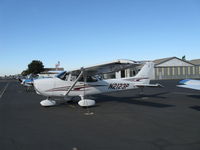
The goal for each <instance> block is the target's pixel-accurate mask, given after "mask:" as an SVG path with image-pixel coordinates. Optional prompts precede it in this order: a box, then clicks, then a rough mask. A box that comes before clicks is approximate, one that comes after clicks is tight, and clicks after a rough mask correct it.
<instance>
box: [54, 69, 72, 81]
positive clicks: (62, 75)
mask: <svg viewBox="0 0 200 150" xmlns="http://www.w3.org/2000/svg"><path fill="white" fill-rule="evenodd" d="M68 75H69V74H68V73H67V72H66V71H63V72H61V73H59V74H58V75H57V76H56V77H57V78H59V79H61V80H67V79H66V78H67V76H68Z"/></svg>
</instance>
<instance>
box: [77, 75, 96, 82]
mask: <svg viewBox="0 0 200 150" xmlns="http://www.w3.org/2000/svg"><path fill="white" fill-rule="evenodd" d="M78 81H80V82H84V78H83V77H81V78H80V79H79V80H78ZM97 81H98V80H97V78H96V77H93V76H87V77H86V82H97Z"/></svg>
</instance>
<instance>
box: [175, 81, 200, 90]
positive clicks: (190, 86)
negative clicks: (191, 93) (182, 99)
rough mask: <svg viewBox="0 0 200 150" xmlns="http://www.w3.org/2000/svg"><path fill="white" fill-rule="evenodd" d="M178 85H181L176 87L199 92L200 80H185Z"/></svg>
mask: <svg viewBox="0 0 200 150" xmlns="http://www.w3.org/2000/svg"><path fill="white" fill-rule="evenodd" d="M179 83H180V84H182V85H177V86H178V87H182V88H188V89H194V90H200V80H192V79H185V80H181V81H180V82H179Z"/></svg>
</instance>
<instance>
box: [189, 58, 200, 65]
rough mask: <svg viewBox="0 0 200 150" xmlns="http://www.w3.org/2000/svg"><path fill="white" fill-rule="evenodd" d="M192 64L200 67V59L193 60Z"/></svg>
mask: <svg viewBox="0 0 200 150" xmlns="http://www.w3.org/2000/svg"><path fill="white" fill-rule="evenodd" d="M190 62H191V63H193V64H195V65H200V59H193V60H191V61H190Z"/></svg>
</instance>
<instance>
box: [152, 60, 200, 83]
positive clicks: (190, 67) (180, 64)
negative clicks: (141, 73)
mask: <svg viewBox="0 0 200 150" xmlns="http://www.w3.org/2000/svg"><path fill="white" fill-rule="evenodd" d="M154 63H155V70H154V71H155V77H154V79H156V80H162V79H185V78H200V66H199V65H196V64H194V63H193V61H186V60H182V59H179V58H177V57H169V58H163V59H157V60H154Z"/></svg>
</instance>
